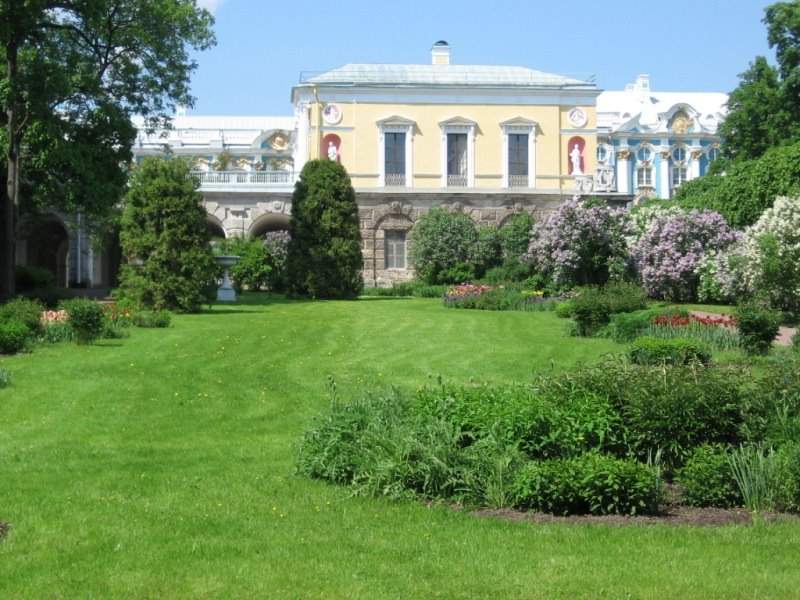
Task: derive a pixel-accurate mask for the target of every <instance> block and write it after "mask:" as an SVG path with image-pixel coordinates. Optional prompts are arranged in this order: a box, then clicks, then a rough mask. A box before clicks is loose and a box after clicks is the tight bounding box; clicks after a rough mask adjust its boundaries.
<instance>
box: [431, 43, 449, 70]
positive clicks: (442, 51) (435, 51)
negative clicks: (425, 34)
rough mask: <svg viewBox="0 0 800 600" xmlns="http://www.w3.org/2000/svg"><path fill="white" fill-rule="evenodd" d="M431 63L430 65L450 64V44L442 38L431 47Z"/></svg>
mask: <svg viewBox="0 0 800 600" xmlns="http://www.w3.org/2000/svg"><path fill="white" fill-rule="evenodd" d="M431 64H432V65H449V64H450V44H448V43H447V42H445V41H444V40H439V41H438V42H436V43H435V44H434V45H433V48H431Z"/></svg>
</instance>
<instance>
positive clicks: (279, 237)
mask: <svg viewBox="0 0 800 600" xmlns="http://www.w3.org/2000/svg"><path fill="white" fill-rule="evenodd" d="M288 246H289V233H288V232H287V231H270V232H269V233H267V234H266V235H265V236H264V238H263V239H261V238H258V239H248V238H245V237H241V236H234V237H232V238H228V239H226V240H224V241H223V243H222V244H221V245H220V248H219V251H220V252H223V253H225V254H229V255H234V256H238V257H239V260H238V261H237V262H236V264H235V265H233V266H232V267H230V269H229V274H230V278H231V281H232V282H233V285H234V287H235V288H236V290H237V291H239V292H241V291H242V290H244V289H245V288H246V289H249V290H256V291H257V290H269V291H271V292H272V291H277V290H282V289H283V281H284V277H285V265H286V254H287V249H288Z"/></svg>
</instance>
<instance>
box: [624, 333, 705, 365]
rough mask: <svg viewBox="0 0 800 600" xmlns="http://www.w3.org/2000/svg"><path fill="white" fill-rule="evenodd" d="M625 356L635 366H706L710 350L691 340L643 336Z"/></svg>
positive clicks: (695, 340) (697, 341) (698, 341)
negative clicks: (695, 364)
mask: <svg viewBox="0 0 800 600" xmlns="http://www.w3.org/2000/svg"><path fill="white" fill-rule="evenodd" d="M627 356H628V360H630V361H631V362H632V363H633V364H635V365H664V364H666V365H688V364H689V363H692V362H695V361H697V362H700V363H703V364H708V363H709V362H710V361H711V350H710V348H709V347H708V344H706V343H705V342H702V341H700V340H697V339H693V338H670V339H664V338H657V337H651V336H645V337H640V338H637V339H636V340H634V342H633V344H631V346H630V348H628V351H627Z"/></svg>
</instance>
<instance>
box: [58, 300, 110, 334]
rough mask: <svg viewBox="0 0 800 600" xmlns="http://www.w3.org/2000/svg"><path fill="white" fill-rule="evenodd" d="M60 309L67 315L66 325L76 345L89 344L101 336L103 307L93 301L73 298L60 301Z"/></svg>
mask: <svg viewBox="0 0 800 600" xmlns="http://www.w3.org/2000/svg"><path fill="white" fill-rule="evenodd" d="M60 307H61V309H62V310H66V311H67V314H68V315H69V318H68V320H67V323H68V324H69V326H70V328H71V329H72V331H74V332H75V341H76V342H77V343H79V344H91V343H92V342H93V341H94V340H96V339H97V338H99V337H100V336H101V335H102V334H103V307H102V306H101V305H100V304H98V303H97V302H95V301H94V300H86V299H84V298H73V299H71V300H64V301H62V302H61V304H60Z"/></svg>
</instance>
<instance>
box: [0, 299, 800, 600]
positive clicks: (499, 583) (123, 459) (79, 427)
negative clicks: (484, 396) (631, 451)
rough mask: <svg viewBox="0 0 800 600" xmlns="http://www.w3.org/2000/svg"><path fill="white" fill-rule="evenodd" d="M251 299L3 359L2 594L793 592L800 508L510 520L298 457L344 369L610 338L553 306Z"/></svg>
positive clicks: (477, 371)
mask: <svg viewBox="0 0 800 600" xmlns="http://www.w3.org/2000/svg"><path fill="white" fill-rule="evenodd" d="M246 300H247V299H246ZM249 300H251V302H243V303H241V304H238V305H236V306H222V307H215V309H214V310H213V311H211V312H208V313H205V314H200V315H188V316H177V317H175V318H174V319H173V324H174V326H173V327H172V328H170V329H167V330H142V329H134V330H132V334H131V337H130V338H127V339H123V340H105V341H101V342H99V343H97V344H96V345H94V346H76V345H63V344H62V345H56V346H47V347H40V348H37V349H36V350H35V352H33V353H31V354H26V355H19V356H15V357H5V358H2V359H0V367H2V368H5V369H7V370H8V371H9V372H10V373H11V379H12V386H11V387H8V388H5V389H2V390H0V520H2V521H6V522H8V523H10V524H11V527H12V530H11V532H10V534H9V536H8V537H7V538H6V539H5V541H3V542H0V597H2V598H4V599H5V598H26V599H27V598H64V597H97V598H109V597H113V598H129V597H135V598H166V597H169V598H175V597H177V598H180V597H221V598H230V597H237V598H249V597H261V598H401V597H402V598H427V597H440V598H462V597H463V598H725V599H729V598H796V597H797V594H798V590H799V589H800V568H798V561H797V558H798V556H800V525H797V524H763V523H761V524H758V525H756V526H748V527H744V526H739V527H726V528H719V529H715V528H697V529H685V528H673V527H666V526H654V527H628V528H616V527H607V526H597V525H571V526H562V525H543V524H530V523H511V522H504V521H499V520H493V519H480V518H476V517H474V516H471V515H470V514H467V513H464V512H458V511H453V510H450V509H448V508H445V507H427V506H424V505H419V504H413V503H400V502H388V501H379V500H367V499H358V498H350V497H348V496H347V493H346V491H344V490H342V489H338V488H334V487H331V486H328V485H326V484H323V483H319V482H314V481H308V480H305V479H303V478H300V477H297V476H295V475H294V474H293V460H294V456H295V453H296V449H297V443H298V438H299V436H300V434H301V432H302V431H303V428H304V427H305V426H306V425H307V424H308V423H309V420H310V419H311V418H312V416H313V415H315V414H316V413H318V412H320V411H322V410H324V409H325V407H326V406H327V404H328V395H327V394H328V392H327V378H328V376H329V375H332V376H333V377H334V378H335V380H336V383H337V389H338V393H339V395H340V397H341V398H343V399H346V398H348V397H351V396H352V395H354V394H361V393H362V391H363V390H364V389H365V387H369V386H384V385H390V384H397V385H400V386H407V387H409V388H414V387H418V386H421V385H425V384H426V383H427V382H429V381H431V378H434V379H435V378H436V376H438V375H441V376H442V377H444V379H446V380H447V381H452V382H467V381H469V380H470V379H474V380H478V381H492V382H510V381H528V380H529V379H530V377H531V375H532V373H534V372H537V371H542V370H548V369H552V368H555V369H563V368H566V367H569V366H570V365H573V364H575V363H576V362H579V361H594V360H597V359H598V358H599V357H601V356H602V355H603V354H605V353H608V352H618V351H619V350H620V347H619V346H617V345H616V344H614V343H613V342H610V341H608V340H598V339H575V338H566V337H564V336H563V335H562V331H563V327H564V322H563V321H560V320H558V319H556V318H555V316H554V315H553V313H493V312H492V313H490V312H479V311H466V310H452V309H445V308H443V307H442V306H441V302H440V301H438V300H406V299H403V300H398V299H365V300H360V301H357V302H313V303H312V302H286V301H282V300H274V301H272V302H270V303H267V304H263V305H259V304H257V303H254V302H252V298H250V299H249Z"/></svg>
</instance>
